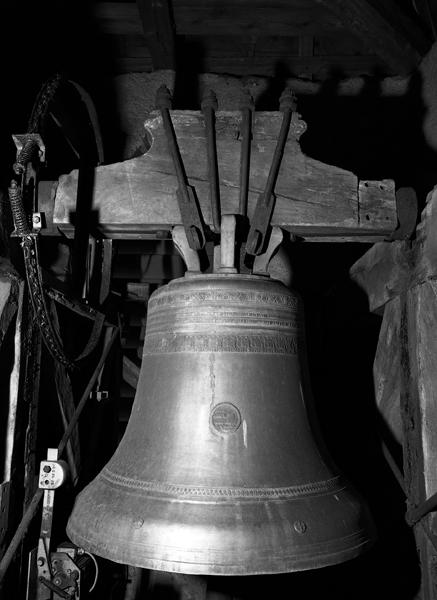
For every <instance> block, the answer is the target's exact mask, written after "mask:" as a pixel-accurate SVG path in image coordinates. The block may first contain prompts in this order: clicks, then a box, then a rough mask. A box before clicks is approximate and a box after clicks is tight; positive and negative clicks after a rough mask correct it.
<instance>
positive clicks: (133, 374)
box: [123, 356, 140, 390]
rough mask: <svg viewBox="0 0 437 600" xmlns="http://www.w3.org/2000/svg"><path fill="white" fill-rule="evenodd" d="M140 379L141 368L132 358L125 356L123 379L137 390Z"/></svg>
mask: <svg viewBox="0 0 437 600" xmlns="http://www.w3.org/2000/svg"><path fill="white" fill-rule="evenodd" d="M139 378H140V367H138V366H137V365H136V364H135V363H134V362H133V361H132V360H131V359H130V358H128V357H127V356H123V379H124V381H126V383H128V384H129V385H130V386H131V387H133V388H134V390H136V388H137V385H138V379H139Z"/></svg>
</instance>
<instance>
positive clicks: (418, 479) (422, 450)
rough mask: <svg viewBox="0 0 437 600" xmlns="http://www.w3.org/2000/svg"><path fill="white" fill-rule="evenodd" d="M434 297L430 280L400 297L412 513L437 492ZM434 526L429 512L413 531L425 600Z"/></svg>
mask: <svg viewBox="0 0 437 600" xmlns="http://www.w3.org/2000/svg"><path fill="white" fill-rule="evenodd" d="M436 298H437V286H436V283H435V281H431V280H430V281H426V282H424V283H421V284H420V285H417V286H414V287H412V288H410V289H409V290H408V292H407V293H406V295H405V296H403V298H402V309H401V310H402V314H401V323H400V329H401V334H400V340H401V360H400V363H401V364H400V366H401V369H400V375H401V378H400V379H401V394H400V407H401V415H402V422H403V440H404V443H403V451H404V461H403V462H404V479H405V489H406V493H407V498H408V500H407V508H408V511H411V510H414V509H417V508H419V507H420V506H421V505H422V504H423V503H424V502H425V501H426V500H427V499H428V498H430V497H431V496H433V495H434V494H435V493H436V492H437V473H436V469H435V465H436V462H437V427H436V423H437V403H436V401H435V398H436V386H437V375H436V374H437V338H436V335H435V332H436V329H437V301H436ZM408 514H409V513H408V512H407V518H408ZM436 525H437V516H436V513H435V512H430V513H429V514H426V515H425V516H424V517H423V518H422V519H421V520H420V521H419V522H418V523H416V524H415V526H414V533H415V537H416V545H417V548H418V554H419V557H420V563H421V568H422V582H421V583H422V585H421V594H420V597H421V598H423V600H433V599H434V598H435V590H436V587H435V586H436V578H435V563H436V560H437V551H436V545H437V535H436Z"/></svg>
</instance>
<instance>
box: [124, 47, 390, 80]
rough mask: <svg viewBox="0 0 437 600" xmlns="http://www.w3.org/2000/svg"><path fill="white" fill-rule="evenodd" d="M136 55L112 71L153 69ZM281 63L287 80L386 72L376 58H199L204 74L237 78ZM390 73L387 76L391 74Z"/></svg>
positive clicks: (272, 70) (264, 73)
mask: <svg viewBox="0 0 437 600" xmlns="http://www.w3.org/2000/svg"><path fill="white" fill-rule="evenodd" d="M141 54H143V56H141V55H140V54H139V55H138V56H124V57H123V56H121V57H115V58H114V59H113V64H114V68H115V72H116V73H118V74H123V73H144V72H150V71H152V70H153V61H152V59H151V57H150V56H144V54H145V53H144V51H142V52H141ZM277 64H281V66H282V67H283V68H284V70H285V72H287V73H288V74H289V75H290V77H298V76H299V74H301V73H303V72H311V73H313V74H314V77H315V78H317V79H319V80H324V79H327V78H329V77H330V75H331V74H332V71H333V70H335V71H337V72H340V73H343V74H344V75H345V76H347V77H354V76H357V77H358V76H361V75H373V74H374V73H375V69H377V68H378V67H379V68H381V69H383V70H384V72H385V73H387V66H386V65H385V64H384V62H383V61H382V60H381V58H380V57H379V56H376V55H370V54H369V55H365V56H353V55H351V56H347V55H341V56H305V57H303V56H298V55H297V54H296V55H294V56H293V55H290V54H288V55H286V56H285V58H284V55H279V54H278V55H277V56H275V54H273V53H271V54H258V53H257V54H255V55H254V56H253V57H249V56H247V55H239V56H238V55H234V56H229V55H225V54H213V55H208V54H206V55H205V56H204V57H203V59H202V68H203V71H204V72H205V73H218V74H224V75H226V74H231V75H236V76H249V75H253V76H260V77H273V76H275V74H276V66H275V65H277ZM394 73H395V71H390V73H388V74H394Z"/></svg>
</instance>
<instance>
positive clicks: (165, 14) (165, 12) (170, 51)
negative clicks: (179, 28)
mask: <svg viewBox="0 0 437 600" xmlns="http://www.w3.org/2000/svg"><path fill="white" fill-rule="evenodd" d="M136 2H137V7H138V11H139V15H140V19H141V23H142V26H143V32H144V37H145V40H146V45H147V47H148V48H149V51H150V55H151V57H152V64H153V68H154V69H174V68H175V65H176V61H175V30H174V26H173V20H172V17H171V14H170V6H169V3H168V0H136Z"/></svg>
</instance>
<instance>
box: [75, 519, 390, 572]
mask: <svg viewBox="0 0 437 600" xmlns="http://www.w3.org/2000/svg"><path fill="white" fill-rule="evenodd" d="M361 532H362V539H361V541H358V543H356V544H354V545H353V546H350V547H346V548H344V549H343V550H333V549H331V550H330V551H329V550H328V551H325V552H320V553H315V554H314V553H309V554H308V556H307V557H305V556H302V557H300V558H297V559H296V558H295V559H293V558H292V557H288V558H285V559H283V560H282V562H283V563H285V564H283V566H281V567H280V566H277V567H275V566H274V564H271V566H270V568H264V569H263V568H259V569H253V570H247V569H244V568H243V567H242V565H234V566H231V565H221V567H222V568H220V565H219V566H218V567H217V565H214V563H199V562H194V561H193V562H189V561H187V560H180V561H175V560H166V559H162V558H153V559H150V560H147V561H142V562H141V561H137V562H126V560H122V559H121V558H117V557H115V555H113V554H111V553H110V552H109V553H102V554H99V553H98V552H97V551H96V550H95V549H94V548H93V547H89V548H88V549H89V551H90V552H92V553H93V554H96V555H97V556H101V557H102V558H105V559H106V560H111V561H113V562H115V563H118V564H123V565H131V566H133V567H139V568H142V569H150V570H153V571H165V572H170V573H183V574H187V575H205V576H220V577H222V576H223V577H226V576H228V577H235V576H243V577H245V576H256V575H281V574H286V573H297V572H300V571H310V570H316V569H322V568H326V567H331V566H335V565H338V564H342V563H346V562H348V561H349V560H353V559H355V558H358V557H359V556H361V555H363V554H365V553H366V552H368V551H369V550H370V549H371V548H372V547H373V546H375V544H376V542H377V540H378V536H377V534H376V532H375V530H374V528H373V527H372V526H371V525H370V526H369V525H368V526H367V527H364V528H363V529H362V530H361ZM72 534H73V535H72ZM76 534H77V532H72V531H71V530H70V531H69V528H68V527H67V535H68V536H69V537H70V539H73V537H75V536H76ZM358 535H359V532H357V533H356V534H354V537H357V536H358ZM78 537H81V536H80V534H79V536H78ZM346 537H349V536H346ZM76 539H77V537H76ZM74 543H76V542H74ZM79 545H80V544H79ZM81 547H83V546H81ZM85 549H86V548H85ZM315 559H316V560H315ZM316 561H317V562H318V563H319V564H314V562H316ZM277 562H278V563H280V562H281V561H280V560H278V561H277ZM146 563H147V564H146ZM287 564H288V566H287ZM176 566H177V567H180V568H175V567H176ZM208 567H209V568H208ZM211 567H212V568H211Z"/></svg>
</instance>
